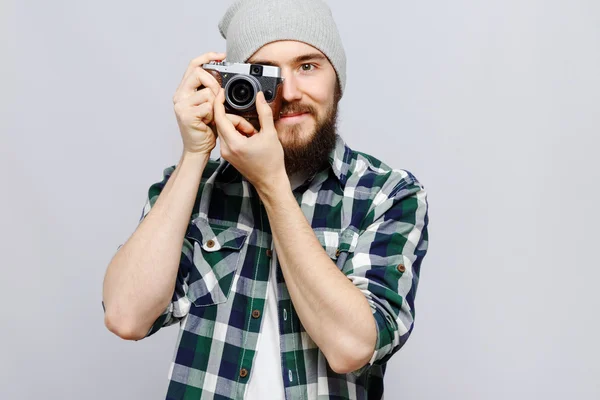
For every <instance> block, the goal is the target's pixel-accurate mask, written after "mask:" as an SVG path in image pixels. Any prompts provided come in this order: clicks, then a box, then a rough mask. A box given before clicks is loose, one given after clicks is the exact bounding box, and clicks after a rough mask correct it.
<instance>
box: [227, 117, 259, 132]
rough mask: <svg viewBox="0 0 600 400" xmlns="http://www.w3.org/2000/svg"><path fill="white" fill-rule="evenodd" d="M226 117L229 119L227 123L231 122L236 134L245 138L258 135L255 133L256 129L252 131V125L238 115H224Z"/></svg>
mask: <svg viewBox="0 0 600 400" xmlns="http://www.w3.org/2000/svg"><path fill="white" fill-rule="evenodd" d="M226 115H227V118H228V119H229V121H231V123H232V124H233V126H234V128H235V129H236V130H237V131H238V132H240V133H242V134H244V135H246V136H247V137H250V136H252V135H254V134H256V133H258V132H257V131H256V129H254V126H252V124H251V123H250V122H248V121H247V120H246V119H245V118H242V117H240V116H239V115H235V114H226Z"/></svg>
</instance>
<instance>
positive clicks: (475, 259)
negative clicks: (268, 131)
mask: <svg viewBox="0 0 600 400" xmlns="http://www.w3.org/2000/svg"><path fill="white" fill-rule="evenodd" d="M0 4H1V9H0V15H2V17H1V20H0V21H1V31H0V33H1V37H2V39H0V40H1V43H2V49H1V50H2V51H1V53H0V59H1V61H2V62H1V64H0V71H1V72H2V73H1V74H0V75H1V79H2V81H1V83H2V85H1V87H2V94H1V96H0V99H1V101H2V103H1V109H0V113H1V114H0V117H1V118H0V121H1V134H2V136H1V142H0V156H1V158H0V162H1V163H0V167H1V171H2V192H1V193H2V195H1V196H0V213H1V214H0V217H1V225H0V226H1V227H2V228H1V231H0V243H1V246H2V247H1V251H2V267H1V268H0V271H1V274H2V275H1V291H0V293H1V295H2V298H1V300H2V302H1V304H2V315H1V320H2V322H1V323H2V333H1V341H0V343H1V346H2V347H1V353H0V354H1V355H0V398H2V399H39V398H48V399H59V398H60V399H161V398H164V395H165V392H166V387H167V373H168V368H169V364H170V362H171V357H172V356H173V351H174V345H175V339H176V336H177V327H175V326H174V327H170V328H168V329H165V330H162V331H161V332H159V333H158V334H156V335H155V336H153V337H151V338H148V339H145V340H142V341H140V342H127V341H123V340H121V339H119V338H118V337H116V336H114V335H112V334H111V333H110V332H109V331H108V330H106V329H105V327H104V325H103V312H102V307H101V291H102V280H103V276H104V272H105V269H106V266H107V265H108V262H109V261H110V259H111V257H112V255H113V254H114V252H115V251H116V248H117V246H118V245H119V244H121V243H123V242H124V241H125V240H126V239H127V238H128V237H129V235H131V233H132V232H133V230H134V229H135V228H136V226H137V222H138V220H139V217H140V215H141V212H142V207H143V205H144V202H145V198H146V195H147V190H148V187H149V186H150V185H151V184H152V183H154V182H156V181H159V180H161V178H162V171H163V169H164V168H166V167H167V166H170V165H173V164H175V163H177V161H178V160H179V156H180V153H181V149H182V144H181V138H180V135H179V131H178V129H177V124H176V121H175V117H174V112H173V108H172V100H171V99H172V96H173V94H174V92H175V89H176V88H177V86H178V84H179V81H180V79H181V77H182V75H183V73H184V71H185V69H186V67H187V65H188V63H189V61H190V60H191V59H192V58H194V57H196V56H198V55H200V54H202V53H205V52H207V51H222V50H224V49H225V42H224V40H223V39H222V38H221V37H220V36H219V34H218V30H217V22H218V20H219V18H220V17H221V15H222V14H223V12H224V11H225V9H226V7H227V5H228V4H229V1H212V2H208V1H197V0H196V1H189V0H181V1H176V2H164V1H160V2H159V1H147V0H146V1H139V0H135V1H127V2H122V1H114V0H113V1H103V2H81V1H73V0H71V1H53V2H46V1H40V0H37V1H26V0H19V1H18V2H17V1H12V2H11V1H6V0H4V1H2V2H1V3H0ZM330 5H331V7H332V9H333V12H334V16H335V18H336V21H337V24H338V26H339V29H340V32H341V35H342V38H343V40H344V44H345V48H346V52H347V55H348V86H347V92H346V93H345V96H344V98H343V100H342V102H341V104H340V107H341V108H340V125H339V126H340V133H341V134H342V136H343V137H344V138H345V139H346V141H347V142H348V144H349V145H350V146H351V147H353V148H355V149H357V150H360V151H364V152H367V153H370V154H372V155H374V156H376V157H378V158H380V159H382V160H383V161H385V162H386V163H388V164H389V165H391V166H393V167H395V168H404V169H407V170H409V171H411V172H413V173H414V174H415V175H416V176H417V178H418V179H419V180H420V181H421V182H422V183H423V184H424V185H425V187H426V189H427V190H428V193H429V205H430V210H429V213H430V214H429V216H430V249H429V252H428V254H427V256H426V258H425V261H424V263H423V268H422V275H421V281H420V285H419V290H418V295H417V299H416V323H415V329H414V331H413V335H412V337H411V339H410V340H409V341H408V342H407V344H406V345H405V347H404V348H403V349H402V350H401V351H400V352H398V353H397V354H396V355H395V356H394V357H393V358H392V360H391V361H390V362H389V364H388V367H389V368H388V371H387V374H386V380H385V385H386V389H385V390H386V398H387V399H411V400H412V399H506V398H511V399H563V398H568V399H598V398H600V383H599V376H600V361H599V358H600V344H599V342H598V333H599V324H598V321H597V319H598V315H599V314H600V313H599V312H598V310H599V308H600V300H599V296H598V292H597V287H598V280H599V279H600V272H599V270H600V268H599V267H600V263H599V262H598V257H597V255H596V253H597V249H598V246H599V243H598V241H599V235H598V233H597V227H598V223H599V222H600V221H599V214H600V213H599V212H598V204H599V200H600V196H599V189H598V186H597V185H598V180H599V178H600V176H599V171H600V166H599V162H598V144H599V141H598V139H597V136H598V134H600V107H599V106H600V74H599V71H600V3H599V2H598V1H597V0H588V1H583V0H579V1H576V0H570V1H567V0H563V1H548V0H546V1H541V0H538V1H533V0H519V1H517V0H504V1H485V2H482V1H465V0H458V1H453V2H446V1H440V0H435V1H419V2H408V1H382V0H371V1H369V2H368V3H365V2H349V1H343V0H337V1H330ZM214 154H215V156H216V155H218V153H217V152H215V153H214Z"/></svg>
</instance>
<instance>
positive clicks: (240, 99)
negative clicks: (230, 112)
mask: <svg viewBox="0 0 600 400" xmlns="http://www.w3.org/2000/svg"><path fill="white" fill-rule="evenodd" d="M259 90H261V85H260V83H259V82H258V80H257V79H256V78H255V77H253V76H251V75H243V74H239V75H235V76H233V77H232V78H231V79H229V81H227V83H226V84H225V100H226V101H227V103H228V104H229V105H230V106H231V107H232V108H234V109H235V110H239V111H244V110H249V109H250V108H251V107H252V106H253V105H254V102H255V101H256V94H257V93H258V92H259Z"/></svg>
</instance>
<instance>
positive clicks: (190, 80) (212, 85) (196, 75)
mask: <svg viewBox="0 0 600 400" xmlns="http://www.w3.org/2000/svg"><path fill="white" fill-rule="evenodd" d="M201 87H204V88H209V89H210V90H211V91H212V92H213V93H214V94H215V95H216V94H217V93H218V91H219V89H220V88H221V85H219V82H217V80H216V79H215V77H214V76H212V75H211V74H209V73H208V72H206V71H205V70H204V68H202V67H196V69H195V70H194V71H193V72H192V73H191V74H190V75H189V76H188V77H187V78H186V80H185V81H184V82H183V83H182V86H181V88H180V89H179V90H178V94H179V96H180V97H181V98H186V97H189V96H191V95H193V94H194V93H196V92H197V91H198V90H202V89H200V88H201Z"/></svg>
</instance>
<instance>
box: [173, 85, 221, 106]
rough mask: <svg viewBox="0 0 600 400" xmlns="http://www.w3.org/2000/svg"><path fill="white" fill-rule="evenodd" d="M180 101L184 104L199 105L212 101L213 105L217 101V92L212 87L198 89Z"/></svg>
mask: <svg viewBox="0 0 600 400" xmlns="http://www.w3.org/2000/svg"><path fill="white" fill-rule="evenodd" d="M179 102H181V103H182V104H183V105H184V106H199V105H200V104H203V103H210V104H211V105H212V104H213V103H214V102H215V94H214V93H213V91H212V90H211V89H209V88H204V89H202V90H198V91H197V92H195V93H194V94H192V95H190V96H189V97H186V98H185V99H181V100H180V101H179Z"/></svg>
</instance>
